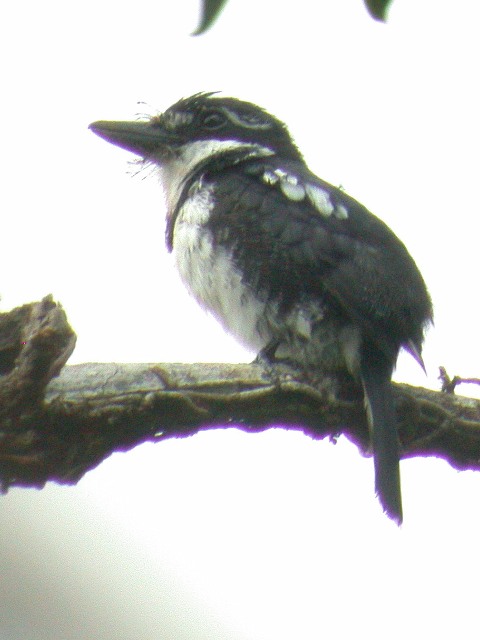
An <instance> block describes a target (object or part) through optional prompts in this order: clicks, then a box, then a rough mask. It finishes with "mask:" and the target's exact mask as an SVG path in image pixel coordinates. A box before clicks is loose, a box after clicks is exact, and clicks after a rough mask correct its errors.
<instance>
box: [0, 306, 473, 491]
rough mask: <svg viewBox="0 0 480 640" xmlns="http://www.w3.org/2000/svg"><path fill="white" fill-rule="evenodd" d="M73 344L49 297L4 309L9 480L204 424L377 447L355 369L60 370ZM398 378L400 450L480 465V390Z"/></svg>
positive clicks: (94, 461) (51, 476)
mask: <svg viewBox="0 0 480 640" xmlns="http://www.w3.org/2000/svg"><path fill="white" fill-rule="evenodd" d="M12 314H13V315H12ZM74 344H75V335H74V333H73V331H72V330H71V328H70V327H69V325H68V322H67V320H66V317H65V314H64V312H63V310H62V309H61V308H60V307H59V306H58V305H56V304H55V303H53V301H52V299H51V298H50V297H48V298H45V299H44V300H42V301H41V302H39V303H32V304H31V305H25V306H24V307H20V308H19V309H15V310H13V311H12V312H10V314H3V315H1V316H0V374H1V376H0V483H1V486H2V488H3V490H4V491H6V490H7V489H8V488H9V487H10V486H31V487H42V486H43V485H44V484H45V483H46V482H47V481H49V480H53V481H56V482H60V483H70V484H74V483H76V482H77V481H78V480H79V479H80V478H81V477H82V476H83V475H84V474H85V473H86V472H87V471H89V470H90V469H93V468H94V467H95V466H97V465H98V464H99V463H100V462H102V460H104V459H105V458H107V457H108V456H109V455H110V454H111V453H113V452H115V451H127V450H128V449H131V448H132V447H135V446H136V445H138V444H141V443H142V442H147V441H150V442H158V441H161V440H165V439H167V438H172V437H176V438H178V437H185V436H190V435H193V434H195V433H197V432H198V431H200V430H205V429H217V428H229V427H236V428H240V429H243V430H244V431H248V432H258V431H262V430H264V429H268V428H271V427H283V428H286V429H296V430H301V431H303V432H304V433H305V434H307V435H309V436H311V437H312V438H324V437H327V436H328V437H330V438H333V439H335V438H337V437H338V436H339V435H341V434H344V435H345V436H346V437H347V438H349V439H350V440H351V441H352V442H354V443H355V444H356V445H357V446H358V447H359V449H360V450H361V451H362V452H363V453H365V452H366V451H367V450H368V443H369V438H368V429H367V424H366V419H365V414H364V410H363V402H362V392H361V389H359V388H357V387H356V386H355V385H354V384H353V382H352V381H351V380H350V379H349V378H348V379H347V378H345V379H341V378H338V377H335V376H324V377H323V378H322V379H321V380H320V381H312V380H305V378H304V376H303V378H302V375H301V374H300V373H299V372H296V371H295V370H292V369H290V368H288V367H286V366H285V365H280V364H278V365H274V366H272V367H270V368H266V367H264V366H263V365H259V364H236V365H232V364H82V365H74V366H67V367H65V368H64V369H63V370H62V371H61V373H60V370H61V367H62V366H63V365H64V363H65V362H66V360H67V358H68V356H69V355H70V353H71V352H72V350H73V346H74ZM59 373H60V375H59V376H58V377H55V376H57V375H58V374H59ZM52 378H53V379H52ZM394 388H395V394H396V409H397V418H398V425H399V433H400V439H401V443H402V457H412V456H417V455H423V456H427V455H428V456H438V457H442V458H444V459H445V460H447V461H448V462H449V463H450V464H451V465H452V466H453V467H455V468H457V469H479V468H480V462H479V461H480V401H477V400H472V399H470V398H462V397H459V396H455V395H452V394H446V393H441V392H433V391H429V390H427V389H422V388H413V387H410V386H408V385H399V384H396V385H394Z"/></svg>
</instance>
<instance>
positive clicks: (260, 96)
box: [0, 0, 480, 640]
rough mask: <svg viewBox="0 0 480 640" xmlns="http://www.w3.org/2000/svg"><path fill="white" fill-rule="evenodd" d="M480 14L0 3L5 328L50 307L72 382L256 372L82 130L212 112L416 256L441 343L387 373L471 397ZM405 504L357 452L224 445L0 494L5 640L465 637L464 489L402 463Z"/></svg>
mask: <svg viewBox="0 0 480 640" xmlns="http://www.w3.org/2000/svg"><path fill="white" fill-rule="evenodd" d="M478 14H479V10H478V8H477V3H476V2H474V0H463V1H457V2H456V3H452V2H451V1H449V2H447V1H446V0H445V1H444V0H424V1H423V2H421V3H419V2H416V1H415V0H395V1H394V4H393V6H392V8H391V11H390V20H389V23H388V24H387V25H381V24H378V23H375V22H374V21H372V20H371V19H370V18H369V16H368V15H367V13H366V11H365V9H364V7H363V4H362V2H361V0H343V1H342V2H340V1H339V0H319V1H318V2H315V3H313V2H308V1H307V0H298V1H297V2H296V3H295V4H294V5H293V4H290V3H285V4H282V3H280V2H278V0H276V1H275V0H262V1H259V0H230V2H229V4H228V5H227V7H226V9H225V11H224V13H223V15H222V17H221V18H220V20H219V22H218V23H217V24H216V26H215V27H214V28H213V29H212V31H210V32H209V33H208V34H207V35H205V36H202V37H200V38H190V37H189V35H188V34H189V33H190V32H191V31H192V30H193V29H194V28H195V26H196V15H197V3H196V2H194V0H188V1H187V0H176V1H173V0H171V1H169V2H162V0H149V1H147V0H146V1H143V2H142V1H140V2H137V3H135V4H134V3H132V2H129V3H127V2H119V1H117V2H111V0H101V2H97V1H96V2H93V1H92V0H85V1H84V2H82V3H81V4H80V5H79V4H76V5H75V4H73V5H72V4H71V3H65V2H59V1H58V0H45V1H44V2H41V3H37V2H33V0H27V2H24V3H13V2H11V3H8V4H7V5H5V7H4V8H3V11H2V22H1V26H0V30H1V37H0V53H1V59H2V61H3V63H2V75H1V77H2V85H1V86H2V95H3V98H2V102H1V105H0V109H1V111H2V122H3V128H2V156H1V160H0V162H1V165H2V166H1V175H2V177H3V181H2V188H1V190H0V199H1V207H2V211H3V212H4V213H3V226H2V240H3V246H2V251H1V255H0V273H2V274H3V277H2V282H1V285H0V293H1V296H2V308H3V309H8V308H10V307H12V306H15V305H16V304H22V303H24V302H28V301H31V300H36V299H39V298H40V297H42V296H43V295H45V294H47V293H50V292H51V293H53V294H54V296H55V298H56V299H58V300H59V301H61V303H62V304H63V305H64V307H65V308H66V310H67V313H68V315H69V318H70V320H71V322H72V324H73V326H74V328H75V329H76V331H77V333H78V347H77V349H76V351H75V353H74V356H73V357H72V359H71V362H84V361H95V360H96V361H140V362H141V361H145V362H148V361H151V362H154V361H202V360H204V361H207V360H209V361H222V360H223V361H240V360H242V361H249V360H251V359H252V354H248V353H246V352H245V351H243V350H242V349H241V348H240V347H238V346H237V345H236V344H235V343H234V342H233V341H232V340H231V339H230V338H229V337H228V336H225V335H224V334H223V333H222V331H221V329H220V328H219V327H218V326H217V324H216V323H215V321H213V320H212V319H210V318H208V317H207V316H205V315H204V314H203V313H202V312H201V311H199V310H198V309H197V307H196V306H195V303H194V302H193V301H192V300H190V299H189V298H188V296H187V294H186V293H185V292H184V291H183V289H182V287H181V285H180V284H179V282H178V279H177V277H176V275H175V273H174V272H173V269H172V265H171V260H170V257H169V256H167V255H166V251H165V249H164V243H163V230H164V220H163V205H162V200H161V191H160V188H159V186H158V184H157V181H156V179H155V178H154V177H149V175H148V172H147V173H145V172H144V173H142V174H141V175H140V176H138V177H134V178H132V177H131V174H132V173H134V172H135V171H136V169H135V167H134V166H130V167H129V165H128V161H129V159H131V157H130V156H129V154H127V153H126V152H123V151H121V150H119V149H117V148H115V147H113V146H110V145H108V144H106V143H104V142H103V141H101V140H100V139H98V138H97V137H96V136H94V135H93V134H92V133H91V132H89V131H88V129H87V126H88V124H89V123H90V122H91V121H93V120H97V119H112V120H113V119H129V118H133V117H135V115H136V113H137V112H147V113H152V112H154V111H155V110H156V109H158V110H163V109H165V108H166V107H168V106H169V105H170V104H171V103H173V102H175V101H176V100H177V99H178V98H180V97H181V96H187V95H190V94H192V93H194V92H197V91H201V90H222V91H223V92H225V93H226V94H229V95H234V96H237V97H240V98H243V99H247V100H252V101H254V102H256V103H258V104H261V105H262V106H265V107H266V108H268V109H269V110H271V111H272V112H273V113H275V114H276V115H277V116H278V117H280V118H281V119H283V120H285V121H286V122H287V123H288V124H289V126H290V129H291V131H292V133H293V134H294V136H295V138H296V140H297V142H298V144H299V146H300V148H301V149H302V151H303V152H304V153H305V156H306V158H307V159H308V161H309V163H310V166H311V168H312V169H313V170H314V171H316V172H317V173H318V174H319V175H320V176H321V177H322V178H324V179H326V180H329V181H330V182H332V183H334V184H342V185H343V186H344V188H345V189H346V190H347V191H348V192H349V193H350V194H351V195H352V196H354V197H355V198H357V199H358V200H360V201H361V202H363V203H364V204H365V205H367V206H368V207H369V208H370V209H371V210H372V211H373V212H374V213H376V214H377V215H379V216H380V217H382V218H383V219H384V220H385V221H386V222H387V223H388V224H389V225H390V226H391V227H392V228H393V229H394V230H395V231H396V233H397V234H398V235H399V236H400V237H401V238H402V240H403V241H404V242H405V243H406V245H407V246H408V248H409V249H410V251H411V253H412V254H413V255H414V257H415V259H416V260H417V263H418V265H419V267H420V268H421V270H422V272H423V274H424V276H425V279H426V281H427V282H428V284H429V287H430V290H431V293H432V297H433V299H434V302H435V324H436V326H435V329H434V330H432V331H430V333H429V335H428V338H427V343H426V347H425V360H426V365H427V369H428V371H429V376H428V379H425V377H424V375H423V373H422V372H421V371H419V370H418V367H416V365H415V363H413V362H410V361H409V360H408V358H407V357H402V358H401V360H400V363H399V368H398V371H397V379H399V380H404V381H406V382H410V383H412V384H421V385H426V386H430V387H432V388H437V384H438V383H437V380H436V376H437V372H438V366H439V365H444V366H445V367H446V368H447V370H448V371H449V372H450V373H451V374H459V375H463V376H474V375H477V376H478V374H479V348H478V343H477V333H478V300H477V298H478V294H477V291H478V275H477V273H478V231H479V225H478V214H479V211H478V209H479V205H478V195H477V189H476V184H477V181H478V180H477V173H478V169H479V162H478V155H479V153H478V149H479V148H480V134H479V126H478V114H479V113H480V98H479V96H478V62H479V49H480V46H479V42H478V23H479V15H478ZM138 101H143V102H145V103H146V104H147V105H148V106H145V105H137V102H138ZM143 177H145V179H143V180H142V178H143ZM464 391H465V392H467V389H465V390H464ZM469 391H470V390H469ZM402 485H403V495H404V511H405V523H404V525H403V527H402V529H401V530H398V529H397V528H396V527H395V525H393V524H392V523H391V522H390V521H388V519H387V518H386V517H384V516H383V515H382V512H381V509H380V507H379V505H378V503H377V501H376V499H375V498H374V495H373V488H372V487H373V464H372V461H371V459H368V458H362V457H361V456H360V455H359V454H358V452H357V451H356V449H355V448H354V447H353V446H351V445H349V444H348V443H346V442H344V441H343V440H342V441H340V442H339V443H338V444H337V445H336V446H333V445H332V444H331V443H329V442H313V441H311V440H309V439H308V438H306V437H305V436H302V435H301V434H297V433H286V432H282V431H269V432H266V433H263V434H259V435H246V434H244V433H241V432H237V431H235V430H233V429H230V430H226V431H218V432H210V433H205V434H200V435H198V436H196V437H194V438H190V439H188V440H185V441H174V442H173V441H172V442H166V443H162V444H159V445H155V446H153V445H152V446H143V447H139V448H137V449H136V450H134V451H132V452H130V453H128V454H122V455H120V454H119V455H116V456H113V457H112V458H111V459H109V460H108V461H107V462H105V463H104V464H102V465H101V466H100V467H99V468H98V469H97V470H95V471H93V472H91V473H90V474H88V475H87V476H86V477H85V478H84V479H83V480H82V481H81V482H80V484H79V485H78V486H77V487H75V488H71V487H57V486H53V485H52V486H48V487H47V488H46V489H44V490H43V491H41V492H37V491H33V490H19V489H17V490H12V491H11V492H10V493H9V494H8V495H7V496H6V497H3V498H2V499H1V504H2V506H1V508H0V513H1V514H2V518H1V523H2V524H1V525H0V548H1V550H2V551H1V552H0V640H20V639H21V640H86V639H88V640H91V639H92V638H102V640H110V639H115V640H131V639H135V640H151V639H159V638H162V639H164V638H165V639H170V638H172V639H173V638H175V639H180V640H181V639H183V638H185V639H187V638H189V639H190V638H195V639H196V640H203V639H205V640H206V639H208V640H217V638H218V639H220V638H221V639H222V640H287V639H288V640H291V639H292V638H295V639H297V638H298V639H301V640H316V639H317V638H318V639H319V638H323V637H326V638H329V639H335V638H342V639H343V638H347V637H352V636H355V637H364V636H366V635H367V634H368V637H369V638H371V639H376V638H379V639H380V638H382V639H383V638H385V637H386V636H388V637H391V638H404V637H406V636H407V635H408V637H410V638H421V637H431V638H443V637H452V636H453V637H475V634H478V611H477V609H478V586H477V585H476V582H477V577H478V574H479V570H480V561H479V559H478V558H479V556H478V539H479V536H480V508H479V496H480V476H478V474H474V473H471V472H464V473H458V472H456V471H454V470H452V469H451V468H450V467H449V466H448V465H447V464H446V463H445V462H443V461H437V460H426V459H415V460H409V461H405V462H403V463H402Z"/></svg>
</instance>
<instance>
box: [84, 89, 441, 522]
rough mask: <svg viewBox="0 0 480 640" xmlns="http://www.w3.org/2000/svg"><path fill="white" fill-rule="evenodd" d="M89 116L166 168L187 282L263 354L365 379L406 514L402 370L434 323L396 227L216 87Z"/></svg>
mask: <svg viewBox="0 0 480 640" xmlns="http://www.w3.org/2000/svg"><path fill="white" fill-rule="evenodd" d="M90 129H91V130H92V131H93V132H94V133H95V134H97V135H98V136H100V137H101V138H103V139H104V140H106V141H108V142H110V143H113V144H114V145H117V146H118V147H121V148H122V149H125V150H127V151H130V152H132V153H134V154H136V155H137V156H139V157H140V158H141V159H142V160H143V161H144V162H145V163H148V164H151V165H153V166H154V167H155V168H156V169H158V171H159V176H160V182H161V185H162V187H163V191H164V195H165V203H166V211H167V214H166V246H167V249H168V251H170V252H173V255H174V259H175V264H176V267H177V269H178V271H179V274H180V277H181V279H182V281H183V283H184V284H185V285H186V287H187V289H188V290H189V292H190V293H191V294H192V295H193V297H194V298H195V299H196V300H197V302H198V303H199V304H200V305H201V306H202V307H203V308H204V309H206V310H207V311H209V312H210V313H211V314H212V315H213V316H215V317H216V318H217V320H218V321H219V322H220V323H221V325H222V326H223V328H224V329H225V330H226V331H227V332H229V333H230V334H232V335H233V336H234V337H235V338H236V339H237V340H238V341H239V342H240V343H242V344H243V345H245V346H246V347H248V348H249V349H251V350H254V351H255V352H257V353H258V354H259V358H260V359H261V360H263V361H264V362H274V361H278V360H280V361H285V362H290V363H292V364H293V365H295V366H297V367H299V368H300V369H302V370H304V371H305V372H317V373H318V375H319V376H320V377H321V376H322V375H324V374H325V373H326V372H337V371H338V372H347V374H348V375H349V376H351V377H352V378H353V379H354V380H355V381H356V382H357V383H358V385H359V386H360V385H361V387H362V388H363V395H364V403H365V408H366V415H367V418H368V425H369V430H370V438H371V448H372V451H373V459H374V475H375V493H376V495H377V497H378V499H379V501H380V503H381V506H382V508H383V510H384V512H385V513H386V514H387V515H388V516H389V517H390V518H391V519H392V520H393V521H395V522H396V523H397V524H398V525H400V524H401V523H402V519H403V512H402V498H401V486H400V465H399V459H400V445H399V438H398V429H397V425H396V416H395V405H394V394H393V389H392V382H391V378H392V374H393V371H394V368H395V365H396V361H397V357H398V354H399V352H400V350H401V349H402V348H403V349H405V350H406V351H407V352H409V353H410V354H411V355H412V356H413V357H414V358H415V359H416V360H417V362H418V363H419V364H420V366H422V367H423V368H424V365H423V360H422V355H421V353H422V345H423V342H424V337H425V330H426V328H427V327H428V325H429V324H430V323H431V322H432V314H433V312H432V302H431V298H430V295H429V293H428V290H427V287H426V285H425V282H424V280H423V277H422V275H421V273H420V271H419V269H418V267H417V266H416V263H415V261H414V260H413V258H412V257H411V256H410V254H409V253H408V251H407V249H406V247H405V245H404V244H403V243H402V242H401V241H400V240H399V239H398V238H397V236H396V235H395V234H394V232H393V231H392V230H391V229H390V228H389V227H388V226H387V225H386V224H385V223H384V222H383V221H381V220H380V219H379V218H378V217H376V216H375V215H374V214H372V213H371V212H370V211H369V210H368V209H367V208H366V207H364V206H363V205H362V204H360V203H359V202H358V201H357V200H355V199H354V198H352V197H351V196H349V195H348V194H347V193H346V192H345V191H344V190H343V189H341V188H337V187H335V186H333V185H332V184H329V183H328V182H326V181H324V180H322V179H321V178H319V177H318V176H316V175H315V174H314V173H313V172H312V171H311V170H310V169H309V167H308V165H307V163H306V161H305V160H304V157H303V155H302V153H301V152H300V150H299V148H298V147H297V145H296V143H295V141H294V139H293V137H292V136H291V134H290V132H289V130H288V128H287V126H286V125H285V124H284V123H283V122H282V121H280V120H279V119H278V118H277V117H275V116H274V115H272V114H270V113H269V112H268V111H267V110H265V109H263V108H261V107H259V106H257V105H256V104H253V103H251V102H246V101H243V100H240V99H238V98H233V97H228V96H223V94H219V93H218V92H201V93H196V94H195V95H193V96H191V97H187V98H182V99H180V100H179V101H178V102H176V103H175V104H174V105H173V106H171V107H169V108H168V109H166V110H165V111H164V112H163V113H158V114H156V115H154V116H151V117H148V118H146V119H143V120H135V121H98V122H94V123H92V124H91V125H90Z"/></svg>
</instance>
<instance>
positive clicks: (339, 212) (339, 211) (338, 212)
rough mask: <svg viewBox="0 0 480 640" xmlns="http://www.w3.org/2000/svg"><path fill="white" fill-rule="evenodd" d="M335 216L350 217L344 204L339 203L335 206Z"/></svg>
mask: <svg viewBox="0 0 480 640" xmlns="http://www.w3.org/2000/svg"><path fill="white" fill-rule="evenodd" d="M334 216H335V217H336V218H338V219H339V220H346V219H347V218H348V211H347V209H346V207H344V206H343V204H339V205H337V206H336V208H335V213H334Z"/></svg>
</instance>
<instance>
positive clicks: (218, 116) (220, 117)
mask: <svg viewBox="0 0 480 640" xmlns="http://www.w3.org/2000/svg"><path fill="white" fill-rule="evenodd" d="M226 121H227V118H226V117H225V115H224V114H223V113H222V112H221V111H209V112H208V113H207V114H205V115H204V116H203V118H202V127H205V129H211V130H213V129H220V128H221V127H223V125H224V124H225V122H226Z"/></svg>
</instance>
